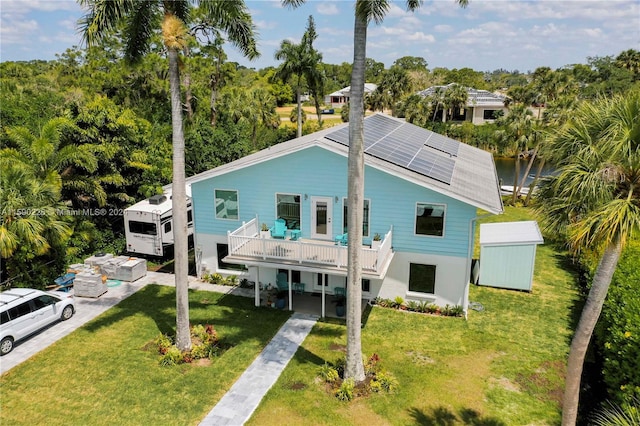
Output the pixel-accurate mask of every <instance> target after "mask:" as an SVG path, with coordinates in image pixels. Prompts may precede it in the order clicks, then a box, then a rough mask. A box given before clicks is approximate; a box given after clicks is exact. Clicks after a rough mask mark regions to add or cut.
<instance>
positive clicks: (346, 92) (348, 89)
mask: <svg viewBox="0 0 640 426" xmlns="http://www.w3.org/2000/svg"><path fill="white" fill-rule="evenodd" d="M377 87H378V86H377V85H376V84H374V83H365V84H364V93H371V92H373V91H374V90H376V88H377ZM349 93H351V86H347V87H345V88H343V89H340V90H336V91H335V92H333V93H331V94H329V95H327V96H349Z"/></svg>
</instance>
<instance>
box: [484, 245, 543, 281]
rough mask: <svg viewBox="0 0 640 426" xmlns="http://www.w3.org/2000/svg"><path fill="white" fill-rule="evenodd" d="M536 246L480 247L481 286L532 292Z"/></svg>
mask: <svg viewBox="0 0 640 426" xmlns="http://www.w3.org/2000/svg"><path fill="white" fill-rule="evenodd" d="M535 257H536V245H535V244H524V245H497V246H488V245H482V246H481V247H480V279H479V284H480V285H487V286H492V287H500V288H509V289H514V290H526V291H530V290H531V287H532V281H533V267H534V263H535Z"/></svg>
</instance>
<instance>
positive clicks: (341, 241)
mask: <svg viewBox="0 0 640 426" xmlns="http://www.w3.org/2000/svg"><path fill="white" fill-rule="evenodd" d="M335 242H336V244H338V245H340V246H346V245H347V242H348V239H347V233H344V234H340V235H336V238H335Z"/></svg>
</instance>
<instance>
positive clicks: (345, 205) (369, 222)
mask: <svg viewBox="0 0 640 426" xmlns="http://www.w3.org/2000/svg"><path fill="white" fill-rule="evenodd" d="M364 202H368V203H369V211H368V213H369V214H368V216H369V217H367V223H368V224H369V226H368V227H367V233H366V234H364V229H363V234H362V238H368V237H370V236H371V199H370V198H365V199H364V200H363V203H362V210H364ZM346 208H348V206H347V197H343V198H342V212H341V213H342V229H344V222H345V219H346V218H345V216H344V210H345V209H346ZM348 213H349V212H347V214H348ZM362 213H364V211H363V212H362ZM362 226H363V227H364V215H363V219H362ZM345 232H346V230H345Z"/></svg>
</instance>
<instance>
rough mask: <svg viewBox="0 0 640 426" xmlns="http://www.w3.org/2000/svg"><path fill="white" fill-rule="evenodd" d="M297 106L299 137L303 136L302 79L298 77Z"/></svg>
mask: <svg viewBox="0 0 640 426" xmlns="http://www.w3.org/2000/svg"><path fill="white" fill-rule="evenodd" d="M296 105H298V127H297V129H298V130H297V133H296V134H297V136H298V137H301V136H302V101H301V99H300V77H298V87H297V88H296Z"/></svg>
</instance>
